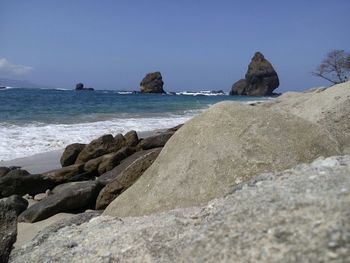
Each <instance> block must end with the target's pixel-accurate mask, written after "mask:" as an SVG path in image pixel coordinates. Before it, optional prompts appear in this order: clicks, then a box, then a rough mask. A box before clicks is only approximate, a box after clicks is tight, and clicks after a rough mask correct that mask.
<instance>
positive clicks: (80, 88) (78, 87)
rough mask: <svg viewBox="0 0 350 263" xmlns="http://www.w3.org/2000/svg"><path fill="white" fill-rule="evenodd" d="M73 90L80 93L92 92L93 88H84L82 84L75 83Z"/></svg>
mask: <svg viewBox="0 0 350 263" xmlns="http://www.w3.org/2000/svg"><path fill="white" fill-rule="evenodd" d="M75 90H78V91H81V90H88V91H93V90H94V89H93V88H85V87H84V84H83V83H81V82H80V83H77V84H76V85H75Z"/></svg>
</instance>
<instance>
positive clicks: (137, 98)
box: [0, 88, 266, 160]
mask: <svg viewBox="0 0 350 263" xmlns="http://www.w3.org/2000/svg"><path fill="white" fill-rule="evenodd" d="M179 94H180V93H179ZM181 94H185V95H166V94H165V95H160V94H131V93H130V92H120V91H119V92H118V91H112V90H98V91H93V92H90V91H82V92H81V91H80V92H77V91H74V90H54V89H47V90H45V89H24V88H6V89H1V90H0V133H1V136H0V160H11V159H15V158H19V157H25V156H30V155H33V154H36V153H41V152H47V151H51V150H57V149H62V148H64V147H65V146H67V145H68V144H71V143H75V142H81V143H88V142H90V141H91V140H93V139H95V138H97V137H99V136H101V135H103V134H107V133H111V134H113V135H115V134H117V133H125V132H127V131H129V130H132V129H133V130H136V131H139V132H142V131H151V130H155V129H164V128H170V127H173V126H175V125H177V124H180V123H183V122H185V121H187V120H189V119H190V118H192V117H193V116H195V115H197V114H199V113H200V112H201V111H203V110H205V109H207V108H208V107H210V106H211V105H213V104H215V103H217V102H219V101H223V100H236V101H242V102H244V103H249V102H251V101H256V100H264V99H266V98H256V97H254V98H252V97H238V96H237V97H233V96H227V95H217V94H212V93H210V92H199V93H191V92H183V93H181ZM203 94H205V95H203Z"/></svg>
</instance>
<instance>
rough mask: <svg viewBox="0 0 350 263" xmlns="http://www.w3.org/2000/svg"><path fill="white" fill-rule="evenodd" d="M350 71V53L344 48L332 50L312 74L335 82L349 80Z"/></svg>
mask: <svg viewBox="0 0 350 263" xmlns="http://www.w3.org/2000/svg"><path fill="white" fill-rule="evenodd" d="M349 73H350V54H349V53H347V52H345V51H344V50H332V51H331V52H329V53H328V54H327V56H326V57H325V58H324V59H323V61H322V63H321V64H320V65H319V66H318V67H317V68H316V70H315V71H314V72H312V74H313V75H314V76H317V77H321V78H323V79H326V80H328V81H330V82H332V83H333V84H338V83H342V82H345V81H347V80H348V76H349Z"/></svg>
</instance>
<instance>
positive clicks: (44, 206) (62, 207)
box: [18, 181, 101, 223]
mask: <svg viewBox="0 0 350 263" xmlns="http://www.w3.org/2000/svg"><path fill="white" fill-rule="evenodd" d="M60 187H61V190H56V191H54V192H56V193H54V194H52V195H49V196H48V197H46V198H44V199H43V200H42V201H40V202H38V203H36V204H34V205H32V206H31V207H29V208H28V209H27V210H25V211H24V212H23V213H21V214H20V215H19V217H18V220H19V221H20V222H30V223H33V222H36V221H40V220H43V219H46V218H48V217H50V216H53V215H55V214H57V213H60V212H69V211H74V210H77V209H85V208H88V207H93V206H94V204H95V202H96V198H97V195H98V193H99V191H100V190H101V186H100V184H99V183H98V182H97V181H87V182H74V183H67V185H66V187H63V186H60Z"/></svg>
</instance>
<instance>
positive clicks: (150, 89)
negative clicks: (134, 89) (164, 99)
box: [140, 71, 165, 93]
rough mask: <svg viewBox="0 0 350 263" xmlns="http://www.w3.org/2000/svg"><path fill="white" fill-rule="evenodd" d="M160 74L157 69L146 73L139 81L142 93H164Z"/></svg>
mask: <svg viewBox="0 0 350 263" xmlns="http://www.w3.org/2000/svg"><path fill="white" fill-rule="evenodd" d="M163 85H164V82H163V79H162V74H160V72H159V71H157V72H153V73H148V74H147V75H146V76H145V77H144V78H143V80H142V81H141V83H140V90H141V92H142V93H165V92H164V90H163Z"/></svg>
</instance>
